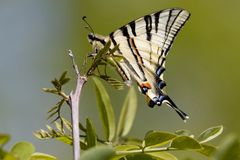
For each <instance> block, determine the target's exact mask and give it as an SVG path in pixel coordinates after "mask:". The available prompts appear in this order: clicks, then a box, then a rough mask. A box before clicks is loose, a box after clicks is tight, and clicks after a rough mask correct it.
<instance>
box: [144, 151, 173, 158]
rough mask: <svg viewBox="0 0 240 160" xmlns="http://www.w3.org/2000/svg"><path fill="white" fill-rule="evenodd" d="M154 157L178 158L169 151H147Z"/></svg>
mask: <svg viewBox="0 0 240 160" xmlns="http://www.w3.org/2000/svg"><path fill="white" fill-rule="evenodd" d="M146 154H148V155H150V156H152V157H156V158H160V159H161V160H177V158H176V157H175V156H174V155H172V154H170V153H168V152H152V153H146Z"/></svg>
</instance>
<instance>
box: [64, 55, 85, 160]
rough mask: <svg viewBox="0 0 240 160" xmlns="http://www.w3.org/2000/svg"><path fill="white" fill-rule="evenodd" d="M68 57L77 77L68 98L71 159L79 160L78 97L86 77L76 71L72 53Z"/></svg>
mask: <svg viewBox="0 0 240 160" xmlns="http://www.w3.org/2000/svg"><path fill="white" fill-rule="evenodd" d="M68 54H69V56H70V57H71V59H72V63H73V68H74V70H75V72H76V76H77V86H76V89H75V92H74V93H73V91H72V92H71V93H70V96H69V104H70V106H71V112H72V113H71V120H72V126H73V129H72V137H73V157H74V160H79V159H80V139H79V135H80V130H79V104H80V95H81V91H82V87H83V85H84V84H85V82H86V81H87V77H85V76H81V75H80V73H79V70H78V67H77V65H76V63H75V60H74V57H73V54H72V51H69V53H68Z"/></svg>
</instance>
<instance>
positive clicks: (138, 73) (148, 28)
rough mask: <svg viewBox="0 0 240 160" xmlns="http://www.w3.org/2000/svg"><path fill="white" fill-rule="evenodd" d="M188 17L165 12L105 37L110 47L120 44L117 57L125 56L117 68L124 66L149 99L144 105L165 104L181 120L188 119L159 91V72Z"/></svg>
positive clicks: (161, 84) (177, 11)
mask: <svg viewBox="0 0 240 160" xmlns="http://www.w3.org/2000/svg"><path fill="white" fill-rule="evenodd" d="M189 16H190V14H189V12H187V11H186V10H182V9H167V10H163V11H159V12H156V13H153V14H150V15H146V16H144V17H142V18H139V19H137V20H135V21H132V22H130V23H128V24H127V25H125V26H123V27H121V28H119V29H118V30H116V31H115V32H112V33H111V34H110V36H109V37H110V39H111V41H112V42H113V45H116V44H120V46H119V50H118V54H121V55H123V57H125V60H124V61H123V62H118V63H119V66H121V65H125V71H126V72H129V73H130V75H131V77H133V79H135V80H136V81H137V83H138V86H139V88H140V89H141V91H142V93H144V94H146V95H147V97H148V98H149V103H148V105H149V106H150V107H153V106H154V105H155V104H157V105H161V104H162V103H167V104H168V105H169V106H171V107H172V108H173V109H174V110H175V111H176V112H177V113H178V114H179V115H180V116H181V118H182V119H184V120H185V119H186V118H188V116H187V115H186V114H185V113H184V112H182V111H181V110H180V109H179V108H177V106H176V105H175V104H174V102H173V101H172V100H171V99H170V98H169V96H168V95H167V94H166V93H165V92H164V91H163V88H164V87H165V86H166V83H165V82H164V80H163V72H164V71H165V60H166V56H167V54H168V51H169V49H170V47H171V45H172V43H173V41H174V39H175V37H176V35H177V33H178V31H179V30H180V29H181V27H182V26H183V25H184V23H185V22H186V21H187V20H188V18H189ZM121 63H122V64H121Z"/></svg>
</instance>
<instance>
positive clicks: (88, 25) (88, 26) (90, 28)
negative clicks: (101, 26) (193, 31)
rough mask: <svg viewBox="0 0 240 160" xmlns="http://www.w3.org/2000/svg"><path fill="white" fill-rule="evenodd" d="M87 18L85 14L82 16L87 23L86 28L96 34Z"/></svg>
mask: <svg viewBox="0 0 240 160" xmlns="http://www.w3.org/2000/svg"><path fill="white" fill-rule="evenodd" d="M86 18H87V17H86V16H83V17H82V20H83V21H84V22H85V23H86V24H87V26H86V29H88V30H89V31H90V32H92V33H93V35H94V36H95V33H94V30H93V28H92V27H91V25H90V24H89V23H88V22H87V20H86Z"/></svg>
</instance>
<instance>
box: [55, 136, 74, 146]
mask: <svg viewBox="0 0 240 160" xmlns="http://www.w3.org/2000/svg"><path fill="white" fill-rule="evenodd" d="M55 138H56V139H57V140H59V141H61V142H63V143H65V144H69V145H72V144H73V140H72V137H71V136H67V135H64V136H60V137H55Z"/></svg>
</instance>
